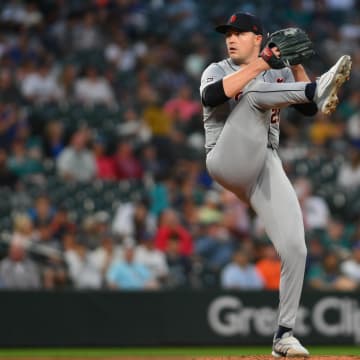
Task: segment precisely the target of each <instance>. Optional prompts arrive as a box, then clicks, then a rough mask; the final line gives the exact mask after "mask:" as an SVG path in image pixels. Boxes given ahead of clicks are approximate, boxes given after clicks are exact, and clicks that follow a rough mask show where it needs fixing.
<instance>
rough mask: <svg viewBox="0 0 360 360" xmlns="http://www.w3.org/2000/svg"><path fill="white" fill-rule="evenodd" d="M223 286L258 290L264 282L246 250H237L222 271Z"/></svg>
mask: <svg viewBox="0 0 360 360" xmlns="http://www.w3.org/2000/svg"><path fill="white" fill-rule="evenodd" d="M221 286H222V287H223V288H225V289H241V290H258V289H262V288H263V287H264V284H263V280H262V278H261V276H260V274H259V273H258V272H257V270H256V268H255V266H254V265H253V264H252V263H251V262H250V259H249V256H248V255H247V254H246V252H244V251H243V250H237V251H236V252H235V253H234V255H233V260H232V262H231V263H229V264H228V265H226V266H225V267H224V269H223V270H222V272H221Z"/></svg>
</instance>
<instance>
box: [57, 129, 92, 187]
mask: <svg viewBox="0 0 360 360" xmlns="http://www.w3.org/2000/svg"><path fill="white" fill-rule="evenodd" d="M86 143H87V132H86V130H83V129H81V130H78V131H77V132H75V133H74V134H73V136H72V138H71V141H70V145H69V146H67V147H66V148H65V149H64V150H63V151H62V152H61V153H60V155H59V156H58V158H57V160H56V161H57V163H56V165H57V170H58V174H59V175H60V176H61V177H62V178H63V179H65V180H75V181H84V182H86V181H90V180H92V179H94V178H95V176H96V171H97V169H96V161H95V156H94V154H93V153H92V152H91V151H89V150H88V149H87V148H86Z"/></svg>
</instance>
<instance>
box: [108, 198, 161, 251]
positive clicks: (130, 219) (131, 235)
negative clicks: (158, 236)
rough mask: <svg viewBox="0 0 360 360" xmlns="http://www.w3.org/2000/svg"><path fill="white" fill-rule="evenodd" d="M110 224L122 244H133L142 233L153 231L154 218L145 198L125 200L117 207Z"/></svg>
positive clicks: (154, 228) (154, 227) (154, 225)
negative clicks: (133, 200)
mask: <svg viewBox="0 0 360 360" xmlns="http://www.w3.org/2000/svg"><path fill="white" fill-rule="evenodd" d="M111 226H112V231H113V232H114V233H115V234H116V235H118V236H120V237H121V239H122V241H123V243H124V244H135V243H136V241H137V239H140V238H141V236H142V235H143V234H146V233H149V234H153V233H154V232H155V230H156V218H155V217H154V215H153V214H151V213H150V212H149V209H148V204H147V202H146V201H145V200H142V201H135V202H126V203H122V204H120V205H119V207H118V208H117V210H116V213H115V216H114V219H113V222H112V225H111Z"/></svg>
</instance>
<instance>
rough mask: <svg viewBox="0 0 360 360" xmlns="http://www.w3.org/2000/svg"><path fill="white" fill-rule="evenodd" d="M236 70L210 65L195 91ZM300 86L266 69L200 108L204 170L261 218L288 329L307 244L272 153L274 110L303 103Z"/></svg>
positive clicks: (291, 194)
mask: <svg viewBox="0 0 360 360" xmlns="http://www.w3.org/2000/svg"><path fill="white" fill-rule="evenodd" d="M238 69H240V67H239V66H237V65H235V64H234V62H233V61H232V60H230V59H226V60H223V61H220V62H218V63H213V64H211V65H210V66H209V67H208V68H207V69H206V70H205V71H204V73H203V75H202V79H201V86H200V92H201V93H202V92H203V91H204V89H205V88H206V86H208V85H209V84H211V83H213V82H215V81H218V80H219V79H221V78H223V77H224V76H226V75H228V74H231V73H233V72H235V71H237V70H238ZM305 87H306V83H303V82H294V78H293V76H292V72H291V71H290V70H289V69H287V68H285V69H282V70H268V71H265V72H263V73H261V74H259V75H258V76H257V77H256V78H255V79H254V80H252V81H250V82H249V83H248V84H247V85H246V86H245V87H244V89H243V91H242V92H241V93H240V94H238V95H237V96H236V97H235V98H234V99H229V101H227V102H226V103H224V104H221V105H219V106H216V107H204V108H203V114H204V127H205V136H206V142H205V147H206V151H207V157H206V166H207V169H208V171H209V173H210V175H211V176H212V177H213V178H214V179H215V180H216V181H217V182H218V183H220V184H221V185H222V186H224V187H225V188H227V189H229V190H231V191H233V192H234V193H235V194H237V195H238V196H239V197H240V198H241V197H242V196H243V194H244V193H245V194H246V195H247V198H248V200H249V202H250V204H251V205H252V207H253V209H254V210H255V212H256V213H257V215H258V216H259V218H260V219H261V220H262V222H263V223H264V226H265V229H266V232H267V234H268V236H269V238H270V239H271V241H272V242H273V244H274V246H275V248H276V250H277V252H278V253H279V255H280V258H281V261H282V268H281V279H280V304H279V319H278V323H279V325H282V326H286V327H289V328H293V327H294V325H295V319H296V313H297V309H298V306H299V301H300V296H301V290H302V284H303V278H304V270H305V260H306V246H305V236H304V225H303V220H302V213H301V209H300V205H299V202H298V200H297V197H296V194H295V191H294V189H293V187H292V185H291V183H290V181H289V179H288V178H287V176H286V174H285V172H284V170H283V167H282V164H281V160H280V158H279V157H278V154H277V148H278V146H279V112H280V109H281V108H283V107H286V106H289V105H291V104H299V103H306V102H308V99H307V97H306V96H305Z"/></svg>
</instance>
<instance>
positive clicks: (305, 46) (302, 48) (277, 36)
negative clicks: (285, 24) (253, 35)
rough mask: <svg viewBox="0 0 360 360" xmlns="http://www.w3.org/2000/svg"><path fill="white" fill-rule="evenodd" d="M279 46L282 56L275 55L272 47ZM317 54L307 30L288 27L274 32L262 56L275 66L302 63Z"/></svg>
mask: <svg viewBox="0 0 360 360" xmlns="http://www.w3.org/2000/svg"><path fill="white" fill-rule="evenodd" d="M273 47H277V48H278V49H279V51H280V57H277V56H275V55H274V53H273V52H272V51H271V48H273ZM314 54H315V51H314V49H313V43H312V42H311V40H310V39H309V37H308V35H307V34H306V32H305V31H303V30H302V29H299V28H287V29H281V30H278V31H275V32H273V33H272V34H270V35H269V38H268V40H267V42H266V44H265V47H264V49H263V50H262V52H261V53H260V56H261V57H262V58H263V59H264V60H265V61H266V62H267V63H268V64H269V65H270V66H271V67H272V68H273V69H282V68H284V67H285V66H291V65H297V64H302V63H303V62H304V61H305V60H307V59H309V58H310V57H311V56H312V55H314Z"/></svg>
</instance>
